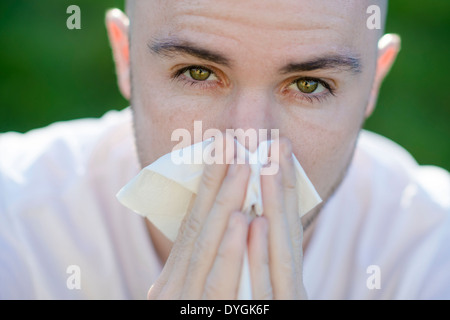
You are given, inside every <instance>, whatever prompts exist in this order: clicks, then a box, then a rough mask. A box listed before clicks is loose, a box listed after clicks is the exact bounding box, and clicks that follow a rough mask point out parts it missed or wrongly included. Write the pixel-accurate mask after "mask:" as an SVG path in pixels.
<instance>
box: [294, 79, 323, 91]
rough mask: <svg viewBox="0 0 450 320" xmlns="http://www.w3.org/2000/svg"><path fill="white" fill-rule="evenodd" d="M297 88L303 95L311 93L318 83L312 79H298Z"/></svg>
mask: <svg viewBox="0 0 450 320" xmlns="http://www.w3.org/2000/svg"><path fill="white" fill-rule="evenodd" d="M296 84H297V88H298V89H299V90H300V91H301V92H303V93H313V92H314V91H316V89H317V87H318V86H319V82H317V81H315V80H313V79H298V80H297V81H296Z"/></svg>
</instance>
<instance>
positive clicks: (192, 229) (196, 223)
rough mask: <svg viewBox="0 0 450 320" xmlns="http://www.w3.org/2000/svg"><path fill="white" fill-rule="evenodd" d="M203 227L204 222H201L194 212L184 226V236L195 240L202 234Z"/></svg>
mask: <svg viewBox="0 0 450 320" xmlns="http://www.w3.org/2000/svg"><path fill="white" fill-rule="evenodd" d="M202 227H203V223H202V221H200V219H199V218H198V217H197V215H196V214H195V212H193V213H192V214H191V215H190V217H189V219H187V221H186V223H185V225H184V228H183V234H184V235H185V236H187V237H188V238H194V237H196V236H197V235H198V234H199V233H200V231H201V230H202Z"/></svg>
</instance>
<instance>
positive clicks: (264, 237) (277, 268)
mask: <svg viewBox="0 0 450 320" xmlns="http://www.w3.org/2000/svg"><path fill="white" fill-rule="evenodd" d="M276 144H279V145H276ZM271 149H272V150H279V156H278V155H277V154H272V156H271V158H272V162H274V161H275V162H277V161H278V160H279V161H278V165H279V170H278V172H277V174H275V175H263V176H261V189H262V197H263V208H264V213H263V215H262V216H261V217H257V218H255V219H254V220H253V221H252V222H251V224H250V228H249V245H248V255H249V265H250V274H251V282H252V286H253V288H252V292H253V298H254V299H305V298H306V297H307V295H306V291H305V289H304V285H303V277H302V269H303V268H302V265H303V249H302V241H303V226H302V223H301V219H300V217H299V214H298V212H299V211H298V203H297V192H296V189H295V184H296V180H295V169H294V163H293V159H292V147H291V144H290V142H289V140H287V139H285V138H281V139H280V140H279V141H274V142H273V144H272V148H271Z"/></svg>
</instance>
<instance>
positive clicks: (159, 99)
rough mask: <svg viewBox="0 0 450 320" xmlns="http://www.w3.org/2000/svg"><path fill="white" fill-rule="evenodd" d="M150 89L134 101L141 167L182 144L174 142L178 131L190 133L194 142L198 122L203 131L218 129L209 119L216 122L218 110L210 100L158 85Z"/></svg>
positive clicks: (178, 141)
mask: <svg viewBox="0 0 450 320" xmlns="http://www.w3.org/2000/svg"><path fill="white" fill-rule="evenodd" d="M151 88H152V90H146V91H144V92H142V91H141V94H140V95H139V99H136V100H135V101H133V108H134V122H135V130H136V142H137V148H138V153H139V158H140V161H141V164H142V166H146V165H148V164H150V163H152V162H153V161H155V160H157V159H158V158H159V157H161V156H162V155H164V154H166V153H169V152H171V151H172V150H173V148H174V147H175V146H176V145H177V144H179V143H180V142H181V141H180V140H181V138H179V137H178V138H177V140H176V141H172V140H171V137H172V133H173V132H174V131H175V130H177V129H186V130H188V131H189V132H190V135H191V138H192V141H191V143H193V142H194V140H193V139H194V122H195V121H197V120H202V125H203V128H204V130H205V128H209V127H217V126H215V125H214V123H212V122H213V121H210V120H209V119H213V117H212V114H213V113H214V112H215V111H214V109H213V108H211V101H210V99H208V98H207V97H201V98H197V99H192V97H191V98H190V97H186V96H184V95H181V94H177V93H176V91H174V90H172V89H171V88H167V87H165V86H159V87H158V84H153V85H152V86H151ZM155 92H157V93H158V94H154V93H155ZM136 95H137V93H136ZM178 139H179V140H178ZM182 142H183V143H184V142H185V141H184V140H183V141H182Z"/></svg>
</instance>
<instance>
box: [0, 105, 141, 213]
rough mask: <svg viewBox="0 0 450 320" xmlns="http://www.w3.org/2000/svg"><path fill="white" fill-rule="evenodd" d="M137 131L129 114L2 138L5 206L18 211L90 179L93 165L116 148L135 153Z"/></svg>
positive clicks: (0, 182)
mask: <svg viewBox="0 0 450 320" xmlns="http://www.w3.org/2000/svg"><path fill="white" fill-rule="evenodd" d="M131 130H132V125H131V115H130V111H129V110H128V109H125V110H123V111H110V112H108V113H106V114H105V115H104V116H102V117H101V118H98V119H94V118H89V119H79V120H72V121H64V122H57V123H54V124H51V125H49V126H47V127H45V128H40V129H35V130H31V131H29V132H27V133H24V134H22V133H17V132H8V133H3V134H0V152H1V154H2V157H0V191H1V192H0V193H1V194H2V196H1V198H2V199H0V203H3V206H12V205H13V204H14V203H17V202H23V201H25V200H26V199H29V198H30V197H45V196H49V195H51V194H54V193H59V192H61V191H62V190H63V189H64V188H65V187H67V186H69V185H70V184H73V182H74V181H75V180H76V179H77V178H79V177H81V176H86V175H88V174H90V173H91V171H92V169H93V166H98V165H101V162H102V161H105V159H107V158H108V156H111V150H114V148H115V147H117V150H118V151H124V150H121V148H120V147H121V145H123V146H122V147H125V146H126V148H128V149H130V145H131V146H132V145H133V142H132V137H133V135H132V133H131ZM122 149H123V148H122ZM122 153H123V154H122V156H124V155H129V154H130V152H128V153H126V152H122ZM113 156H115V157H118V156H119V155H117V154H113Z"/></svg>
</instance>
